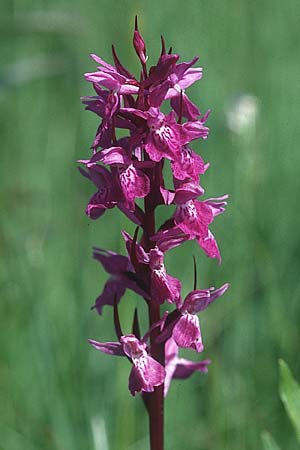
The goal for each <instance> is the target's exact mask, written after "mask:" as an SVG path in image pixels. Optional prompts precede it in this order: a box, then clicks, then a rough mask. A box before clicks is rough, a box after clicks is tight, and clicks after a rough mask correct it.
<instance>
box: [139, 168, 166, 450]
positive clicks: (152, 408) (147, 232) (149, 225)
mask: <svg viewBox="0 0 300 450" xmlns="http://www.w3.org/2000/svg"><path fill="white" fill-rule="evenodd" d="M160 170H161V168H160ZM155 172H156V171H152V174H151V175H152V177H151V178H150V179H151V190H150V193H149V194H148V196H147V197H146V198H145V222H144V224H143V229H144V234H143V245H144V248H145V249H146V251H149V250H150V249H151V248H153V246H154V243H153V242H152V241H151V240H150V237H151V236H153V235H154V234H155V213H154V210H155V206H156V205H155V200H154V198H155V195H154V190H155V188H156V186H155V180H156V178H157V172H156V174H155ZM148 308H149V326H150V327H151V326H152V325H153V324H154V323H156V322H158V321H159V319H160V305H159V304H157V303H156V302H155V299H151V300H150V301H149V302H148ZM158 334H159V329H158V328H155V329H154V330H152V332H151V334H150V353H151V356H152V357H153V358H154V359H156V361H158V362H160V363H161V364H162V365H163V366H164V365H165V361H164V360H165V353H164V344H157V343H156V342H155V341H156V337H157V335H158ZM147 397H148V399H147V405H148V408H147V409H148V414H149V434H150V449H151V450H164V385H163V384H162V385H161V386H157V387H156V388H155V389H154V392H152V393H149V394H147Z"/></svg>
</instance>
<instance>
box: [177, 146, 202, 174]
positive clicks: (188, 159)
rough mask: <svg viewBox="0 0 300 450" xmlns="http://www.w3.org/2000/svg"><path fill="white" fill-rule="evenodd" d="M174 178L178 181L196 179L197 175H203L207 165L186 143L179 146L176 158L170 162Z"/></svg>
mask: <svg viewBox="0 0 300 450" xmlns="http://www.w3.org/2000/svg"><path fill="white" fill-rule="evenodd" d="M171 167H172V172H173V176H174V178H176V179H177V180H180V181H185V180H187V181H198V179H199V175H203V174H204V173H205V172H206V170H207V169H208V167H209V163H208V164H204V162H203V159H202V158H201V156H200V155H197V153H195V152H194V151H193V150H192V149H191V148H190V147H189V146H188V145H183V146H182V147H181V151H180V155H179V157H178V159H174V160H173V161H172V162H171Z"/></svg>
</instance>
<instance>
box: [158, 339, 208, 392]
mask: <svg viewBox="0 0 300 450" xmlns="http://www.w3.org/2000/svg"><path fill="white" fill-rule="evenodd" d="M178 353H179V347H178V345H177V344H176V342H175V341H174V339H173V338H172V337H171V338H169V339H168V340H167V341H166V343H165V363H166V365H165V369H166V378H165V384H164V396H165V397H166V396H167V394H168V391H169V388H170V384H171V381H172V379H186V378H189V377H190V376H191V375H193V373H194V372H202V373H207V372H208V365H209V364H210V363H211V361H210V359H205V360H202V361H197V362H194V361H190V360H189V359H185V358H179V356H178Z"/></svg>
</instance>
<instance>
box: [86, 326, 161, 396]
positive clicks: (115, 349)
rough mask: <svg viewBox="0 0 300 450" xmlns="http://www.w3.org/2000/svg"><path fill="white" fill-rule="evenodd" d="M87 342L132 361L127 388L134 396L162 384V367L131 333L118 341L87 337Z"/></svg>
mask: <svg viewBox="0 0 300 450" xmlns="http://www.w3.org/2000/svg"><path fill="white" fill-rule="evenodd" d="M89 343H90V344H91V345H92V346H93V347H94V348H96V349H97V350H99V351H100V352H102V353H106V354H108V355H114V356H127V357H128V358H129V359H130V361H131V362H132V369H131V372H130V375H129V386H128V387H129V390H130V392H131V394H132V395H133V396H134V395H135V394H136V393H137V392H141V391H142V392H153V391H154V388H155V387H156V386H160V385H161V384H163V382H164V380H165V376H166V372H165V369H164V367H163V366H162V365H161V364H160V363H159V362H157V361H156V360H155V359H154V358H152V357H151V356H150V355H149V353H148V352H147V345H146V343H145V342H143V341H141V340H139V339H137V338H136V336H135V335H133V334H128V335H125V336H121V338H120V342H98V341H95V340H92V339H89Z"/></svg>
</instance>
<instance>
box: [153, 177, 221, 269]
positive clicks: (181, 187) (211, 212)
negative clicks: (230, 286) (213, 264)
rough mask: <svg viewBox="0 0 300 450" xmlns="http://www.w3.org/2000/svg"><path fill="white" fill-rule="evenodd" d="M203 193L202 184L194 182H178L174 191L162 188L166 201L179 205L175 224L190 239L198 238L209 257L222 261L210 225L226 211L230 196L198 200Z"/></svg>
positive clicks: (166, 202)
mask: <svg viewBox="0 0 300 450" xmlns="http://www.w3.org/2000/svg"><path fill="white" fill-rule="evenodd" d="M203 193H204V190H203V189H202V188H201V186H199V185H198V184H197V183H194V182H187V183H182V184H178V187H177V188H176V189H175V191H173V192H172V191H169V190H167V189H165V188H161V194H162V197H163V199H164V203H165V204H171V203H174V204H175V205H177V208H176V211H175V214H174V224H175V225H176V226H177V227H178V228H179V229H180V230H181V231H182V232H183V233H185V234H186V235H188V236H189V239H196V240H197V242H198V244H199V245H200V247H202V248H203V250H204V251H205V253H206V254H207V256H208V257H210V258H217V259H218V260H219V262H221V256H220V252H219V249H218V245H217V242H216V240H215V238H214V236H213V234H212V232H211V231H210V230H209V228H208V226H209V225H210V224H211V223H212V222H213V220H214V217H215V216H217V215H219V214H222V213H223V212H224V210H225V206H226V205H227V202H226V199H227V198H228V196H227V195H224V196H223V197H219V198H210V199H207V200H204V201H199V200H196V198H197V197H198V196H199V195H202V194H203Z"/></svg>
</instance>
